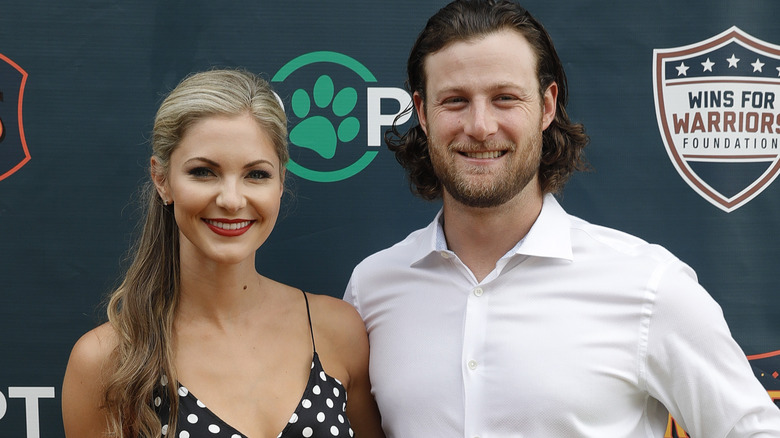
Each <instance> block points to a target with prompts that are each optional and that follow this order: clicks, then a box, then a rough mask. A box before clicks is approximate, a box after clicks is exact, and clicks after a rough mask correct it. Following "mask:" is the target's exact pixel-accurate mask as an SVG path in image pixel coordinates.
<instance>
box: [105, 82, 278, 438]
mask: <svg viewBox="0 0 780 438" xmlns="http://www.w3.org/2000/svg"><path fill="white" fill-rule="evenodd" d="M241 114H251V115H252V117H254V119H255V120H256V121H257V123H258V124H259V125H260V127H261V128H262V129H263V130H264V131H265V132H266V133H267V134H268V136H269V137H270V138H271V140H272V141H273V143H274V146H275V148H276V154H277V156H278V158H279V162H280V164H281V166H282V168H284V166H285V165H286V163H287V161H288V159H289V155H288V151H287V119H286V116H285V114H284V110H283V109H282V107H281V102H280V101H279V100H278V97H277V96H276V94H274V92H273V91H272V89H271V87H270V85H269V84H268V82H266V81H265V80H263V79H262V78H260V77H258V76H257V75H255V74H253V73H250V72H248V71H244V70H210V71H206V72H201V73H196V74H193V75H191V76H188V77H187V78H185V79H184V80H182V81H181V82H180V83H179V84H178V85H177V86H176V88H174V89H173V91H171V93H170V94H169V95H168V96H167V97H166V98H165V100H164V101H163V102H162V104H161V105H160V108H159V110H158V111H157V115H156V117H155V122H154V129H153V133H152V142H151V143H152V150H153V152H152V153H153V154H154V156H155V157H156V159H157V161H158V163H159V169H156V170H154V171H161V172H162V173H163V175H167V173H168V169H169V163H170V157H171V153H172V152H173V150H174V149H176V146H177V145H178V144H179V143H180V141H181V139H182V138H183V137H184V135H185V134H186V133H187V130H188V129H189V127H191V126H192V125H193V124H194V123H195V122H197V121H198V120H201V119H203V118H207V117H211V116H217V115H222V116H237V115H241ZM143 197H144V199H143V200H142V202H143V203H144V205H145V211H146V219H145V221H144V222H143V225H142V229H141V233H140V236H139V237H138V239H137V241H136V242H135V245H134V246H133V248H132V249H131V252H130V253H131V255H132V263H131V265H130V267H129V268H128V270H127V272H126V273H125V277H124V279H123V281H122V283H121V284H120V286H119V287H118V288H117V289H116V290H115V291H114V292H113V293H112V294H111V296H110V297H109V301H108V306H107V307H108V308H107V313H108V320H109V323H110V324H111V326H112V327H113V329H114V331H115V332H116V334H117V344H118V345H117V347H116V349H115V350H114V353H113V356H112V360H113V363H114V365H115V368H113V369H112V370H111V375H110V377H109V378H108V381H107V382H106V387H105V394H104V400H103V401H104V408H105V409H106V412H107V416H108V420H109V425H108V426H109V433H110V435H111V436H116V437H121V438H128V437H132V438H136V437H143V438H147V437H148V438H151V437H160V436H161V428H162V425H161V422H160V419H159V417H158V414H157V413H156V412H155V410H154V407H153V400H152V398H153V396H154V394H155V391H159V390H160V381H161V379H167V380H168V382H170V384H168V385H166V386H165V387H164V388H163V391H164V393H163V394H161V396H164V397H167V399H168V400H169V403H170V408H171V410H170V414H169V424H168V432H167V434H168V436H173V434H174V433H175V430H176V417H177V412H178V399H177V396H176V391H177V388H176V382H177V379H176V370H175V368H174V365H173V356H174V355H173V351H174V348H173V347H174V346H173V321H174V315H175V312H176V305H177V302H178V296H179V275H180V268H179V228H178V226H177V225H176V221H175V219H174V215H173V210H172V207H171V206H168V205H165V204H163V202H162V200H161V199H160V197H159V196H158V194H157V191H156V190H155V187H154V184H152V182H151V181H149V182H147V184H146V185H145V186H144V188H143ZM163 415H165V413H163Z"/></svg>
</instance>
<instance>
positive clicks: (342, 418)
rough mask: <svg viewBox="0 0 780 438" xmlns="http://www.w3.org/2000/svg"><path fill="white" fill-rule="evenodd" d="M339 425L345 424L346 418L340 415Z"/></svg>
mask: <svg viewBox="0 0 780 438" xmlns="http://www.w3.org/2000/svg"><path fill="white" fill-rule="evenodd" d="M339 423H344V416H343V415H341V414H339Z"/></svg>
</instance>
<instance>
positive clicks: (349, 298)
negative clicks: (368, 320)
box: [343, 271, 363, 316]
mask: <svg viewBox="0 0 780 438" xmlns="http://www.w3.org/2000/svg"><path fill="white" fill-rule="evenodd" d="M356 288H357V278H356V275H355V272H354V271H353V272H352V275H351V276H350V277H349V282H348V283H347V289H346V290H345V291H344V298H343V299H344V301H346V302H348V303H349V304H352V306H353V307H355V309H356V310H357V311H358V313H360V315H361V316H362V315H363V314H362V313H361V312H360V307H358V300H357V291H356Z"/></svg>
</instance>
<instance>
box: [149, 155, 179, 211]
mask: <svg viewBox="0 0 780 438" xmlns="http://www.w3.org/2000/svg"><path fill="white" fill-rule="evenodd" d="M149 173H150V174H151V177H152V182H153V183H154V186H155V188H157V193H158V194H159V195H160V198H162V200H163V203H165V204H170V203H172V202H173V199H171V197H170V190H169V188H168V180H167V178H166V177H165V170H164V169H163V166H162V164H160V160H159V159H158V158H157V157H155V156H152V158H151V159H150V160H149Z"/></svg>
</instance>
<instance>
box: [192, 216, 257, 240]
mask: <svg viewBox="0 0 780 438" xmlns="http://www.w3.org/2000/svg"><path fill="white" fill-rule="evenodd" d="M203 222H205V223H206V225H207V226H208V227H209V228H210V229H211V231H213V232H215V233H217V234H219V235H220V236H230V237H234V236H240V235H242V234H244V233H246V232H247V231H248V230H249V228H250V227H251V226H252V224H253V223H254V222H255V221H252V220H246V219H203Z"/></svg>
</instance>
